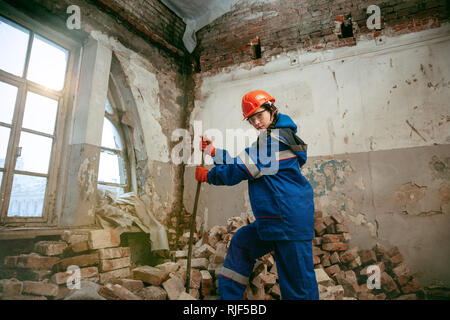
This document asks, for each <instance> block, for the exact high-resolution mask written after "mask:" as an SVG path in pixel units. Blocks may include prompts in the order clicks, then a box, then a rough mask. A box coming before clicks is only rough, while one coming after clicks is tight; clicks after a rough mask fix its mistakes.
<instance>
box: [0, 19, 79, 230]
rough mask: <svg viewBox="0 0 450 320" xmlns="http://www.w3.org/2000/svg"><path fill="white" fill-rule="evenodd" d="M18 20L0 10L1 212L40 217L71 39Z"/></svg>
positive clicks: (53, 163) (8, 217)
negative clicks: (65, 41) (64, 41)
mask: <svg viewBox="0 0 450 320" xmlns="http://www.w3.org/2000/svg"><path fill="white" fill-rule="evenodd" d="M18 19H20V22H18V21H13V18H11V17H9V15H8V17H6V16H2V15H0V46H1V48H2V49H1V50H0V97H1V98H0V181H1V195H2V196H1V203H0V209H1V216H0V217H1V220H2V221H3V222H5V221H7V222H13V221H17V220H20V221H23V219H27V220H28V221H35V222H45V221H46V220H47V218H48V217H47V214H46V211H47V210H48V208H47V207H48V202H50V201H49V199H48V197H49V196H48V195H49V193H50V192H52V191H54V189H52V188H53V186H54V185H55V179H56V176H57V174H56V167H57V165H58V161H59V160H58V156H57V154H58V152H57V147H58V146H60V145H61V142H60V141H61V138H59V137H60V136H62V135H63V134H61V127H62V125H61V124H62V119H63V115H64V108H63V103H64V98H65V97H66V94H67V93H66V92H67V89H66V88H67V82H68V81H66V79H67V78H68V77H67V75H68V73H70V72H69V69H70V66H71V61H72V59H71V50H72V49H73V44H70V45H69V44H61V43H59V42H58V43H57V42H56V41H55V40H54V39H55V38H58V37H57V36H55V34H54V31H53V32H50V33H48V32H46V31H45V30H47V28H46V27H39V26H38V25H37V24H36V23H35V22H33V21H31V20H27V19H24V18H23V17H22V16H21V17H20V18H18ZM47 31H48V30H47Z"/></svg>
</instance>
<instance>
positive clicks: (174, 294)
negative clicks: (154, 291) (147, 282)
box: [162, 277, 185, 300]
mask: <svg viewBox="0 0 450 320" xmlns="http://www.w3.org/2000/svg"><path fill="white" fill-rule="evenodd" d="M162 286H163V288H164V290H166V292H167V297H168V298H169V300H177V299H178V297H179V296H180V294H181V293H182V292H184V290H185V288H184V284H183V281H182V280H181V279H180V278H178V277H173V278H170V279H169V280H167V281H165V282H163V284H162Z"/></svg>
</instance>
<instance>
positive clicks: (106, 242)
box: [88, 229, 120, 249]
mask: <svg viewBox="0 0 450 320" xmlns="http://www.w3.org/2000/svg"><path fill="white" fill-rule="evenodd" d="M88 243H89V248H90V249H103V248H110V247H118V246H119V245H120V236H119V233H118V232H117V230H115V229H108V230H92V231H90V232H89V237H88Z"/></svg>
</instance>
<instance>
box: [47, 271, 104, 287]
mask: <svg viewBox="0 0 450 320" xmlns="http://www.w3.org/2000/svg"><path fill="white" fill-rule="evenodd" d="M73 275H74V273H73V272H57V273H54V274H53V275H52V278H51V280H52V282H53V283H56V284H64V283H67V280H68V279H69V278H70V277H73ZM97 276H98V268H97V267H87V268H81V269H80V278H81V279H88V278H93V277H97Z"/></svg>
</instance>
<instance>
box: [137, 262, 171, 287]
mask: <svg viewBox="0 0 450 320" xmlns="http://www.w3.org/2000/svg"><path fill="white" fill-rule="evenodd" d="M133 275H134V279H137V280H142V281H143V282H145V283H149V284H152V285H154V286H159V285H160V284H161V283H162V282H163V281H164V280H165V279H166V278H167V276H168V275H169V273H168V272H167V271H164V270H161V269H159V268H155V267H150V266H141V267H138V268H135V269H133Z"/></svg>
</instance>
